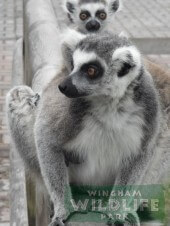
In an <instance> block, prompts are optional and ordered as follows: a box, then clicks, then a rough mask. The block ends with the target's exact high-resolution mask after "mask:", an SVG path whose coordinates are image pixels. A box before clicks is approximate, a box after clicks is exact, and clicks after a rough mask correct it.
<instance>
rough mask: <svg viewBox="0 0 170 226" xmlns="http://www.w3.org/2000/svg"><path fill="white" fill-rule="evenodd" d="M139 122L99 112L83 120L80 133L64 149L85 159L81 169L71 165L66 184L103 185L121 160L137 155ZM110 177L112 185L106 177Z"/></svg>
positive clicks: (110, 113) (140, 123)
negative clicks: (69, 182)
mask: <svg viewBox="0 0 170 226" xmlns="http://www.w3.org/2000/svg"><path fill="white" fill-rule="evenodd" d="M142 125H143V119H142V118H141V117H140V116H139V115H138V114H136V115H131V113H126V114H122V115H121V114H120V113H117V112H112V111H111V112H110V111H108V112H105V114H103V112H102V109H99V111H98V113H97V115H93V116H88V117H87V118H86V119H85V120H84V126H83V130H82V131H81V132H80V133H79V134H78V136H77V137H76V138H75V139H74V140H72V141H71V142H69V143H68V144H67V145H66V149H67V150H68V151H71V150H74V151H76V152H78V153H79V154H80V155H82V156H85V159H86V160H85V162H84V163H83V164H81V165H71V166H70V168H69V173H70V180H71V181H72V182H75V183H80V184H81V183H82V182H83V183H85V184H87V185H88V184H95V185H96V184H97V185H106V184H113V183H114V176H115V174H116V172H117V171H118V169H119V168H120V167H121V166H122V164H123V163H122V162H123V160H125V159H127V158H129V157H131V156H132V155H137V154H138V151H139V149H140V145H141V138H142V136H143V134H142ZM111 176H113V181H110V177H111Z"/></svg>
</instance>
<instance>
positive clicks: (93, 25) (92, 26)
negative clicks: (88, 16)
mask: <svg viewBox="0 0 170 226" xmlns="http://www.w3.org/2000/svg"><path fill="white" fill-rule="evenodd" d="M99 28H100V24H99V22H97V21H96V20H90V21H89V22H88V23H87V24H86V29H87V30H88V31H91V32H93V31H98V30H99Z"/></svg>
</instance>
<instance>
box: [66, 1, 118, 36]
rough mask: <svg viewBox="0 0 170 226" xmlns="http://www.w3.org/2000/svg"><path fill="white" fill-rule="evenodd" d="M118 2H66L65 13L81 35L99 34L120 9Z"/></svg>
mask: <svg viewBox="0 0 170 226" xmlns="http://www.w3.org/2000/svg"><path fill="white" fill-rule="evenodd" d="M119 1H120V0H77V1H76V0H67V1H66V11H67V14H68V17H69V19H70V21H71V22H72V23H74V25H75V26H76V28H77V29H78V30H79V31H80V32H83V33H88V32H100V31H101V30H103V29H104V28H105V27H106V25H107V23H108V22H109V21H111V19H112V17H113V15H114V14H115V13H116V12H117V11H118V9H119V7H120V2H119Z"/></svg>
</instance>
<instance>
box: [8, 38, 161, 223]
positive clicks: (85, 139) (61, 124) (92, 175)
mask: <svg viewBox="0 0 170 226" xmlns="http://www.w3.org/2000/svg"><path fill="white" fill-rule="evenodd" d="M70 41H71V40H70ZM63 51H64V56H65V61H66V68H67V70H66V69H65V70H64V71H62V72H61V73H60V74H58V75H57V76H56V77H55V78H54V79H53V80H52V81H51V83H50V84H49V85H48V86H47V87H46V89H45V90H44V91H43V93H42V96H41V99H40V101H39V104H38V109H37V113H36V119H35V130H34V131H35V141H34V140H32V141H30V143H29V144H31V143H33V144H34V143H36V148H37V153H38V161H39V164H40V168H41V173H42V176H43V179H44V181H45V184H46V187H47V189H48V192H49V194H50V196H51V200H52V202H53V204H54V212H55V214H54V217H53V220H52V223H51V224H50V226H57V225H58V226H62V225H64V220H65V219H66V216H67V213H66V211H65V208H64V188H65V186H66V185H67V184H69V183H72V184H76V185H114V184H122V185H127V184H132V185H133V184H142V181H143V177H144V176H145V172H146V168H147V166H148V165H149V164H150V161H151V157H152V156H153V155H154V154H155V150H156V149H155V145H156V139H157V138H158V134H159V130H160V115H161V113H160V107H159V98H158V95H157V91H156V89H155V87H154V84H153V80H152V77H151V76H150V74H149V73H148V72H147V71H146V69H145V67H144V65H143V63H142V60H141V55H140V53H139V51H138V50H137V49H136V47H135V46H133V45H132V44H131V43H130V42H129V41H128V40H127V39H126V38H122V37H118V36H116V35H109V34H105V35H101V36H96V35H91V36H87V37H85V38H83V39H82V40H81V41H79V42H78V43H77V45H76V46H72V45H71V44H64V46H63ZM68 74H69V75H68ZM31 98H33V93H32V91H31V90H30V88H28V87H25V86H23V87H18V88H14V89H13V90H12V91H11V92H10V93H9V94H8V98H7V99H8V106H7V107H8V120H9V125H10V130H11V131H12V136H13V139H14V140H15V141H17V139H16V136H17V132H19V131H23V130H25V123H26V122H25V118H24V117H25V116H26V115H27V114H28V113H29V112H30V110H31V111H34V110H35V108H34V106H32V104H31V105H30V101H29V100H30V99H31ZM36 98H37V97H35V99H36ZM16 122H17V123H16ZM27 123H29V119H28V121H27ZM26 128H27V127H26ZM28 129H31V128H28ZM31 132H32V130H31ZM22 135H23V133H21V138H22ZM32 138H33V137H32V136H31V139H32ZM20 141H21V140H19V142H20ZM23 157H24V156H23ZM26 161H27V160H26ZM66 163H67V164H66ZM70 195H71V194H70ZM138 225H139V224H138Z"/></svg>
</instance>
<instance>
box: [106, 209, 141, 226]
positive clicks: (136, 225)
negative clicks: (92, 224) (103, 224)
mask: <svg viewBox="0 0 170 226" xmlns="http://www.w3.org/2000/svg"><path fill="white" fill-rule="evenodd" d="M107 225H108V226H140V220H139V217H138V214H137V213H136V212H129V213H127V215H126V218H125V220H124V221H123V220H122V221H121V220H117V221H116V222H114V223H112V222H108V223H107Z"/></svg>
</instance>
